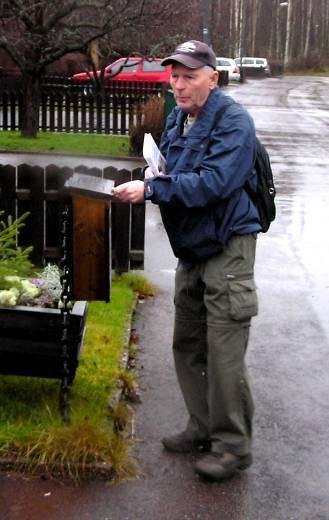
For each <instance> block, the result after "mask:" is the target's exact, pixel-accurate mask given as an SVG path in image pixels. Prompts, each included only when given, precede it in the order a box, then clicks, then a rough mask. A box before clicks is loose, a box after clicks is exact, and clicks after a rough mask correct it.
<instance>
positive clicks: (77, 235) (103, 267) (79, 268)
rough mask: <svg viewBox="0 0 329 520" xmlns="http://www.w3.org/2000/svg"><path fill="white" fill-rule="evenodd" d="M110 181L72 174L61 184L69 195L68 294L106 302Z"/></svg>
mask: <svg viewBox="0 0 329 520" xmlns="http://www.w3.org/2000/svg"><path fill="white" fill-rule="evenodd" d="M113 187H114V181H112V180H109V179H103V178H99V177H94V176H91V175H85V174H79V173H74V174H73V176H72V177H70V178H69V179H68V180H67V181H66V182H65V185H64V188H65V190H67V191H68V192H69V193H70V194H71V195H72V284H73V287H72V294H73V298H74V299H75V300H88V301H92V300H103V301H106V302H108V301H109V299H110V291H111V265H112V252H111V198H112V189H113Z"/></svg>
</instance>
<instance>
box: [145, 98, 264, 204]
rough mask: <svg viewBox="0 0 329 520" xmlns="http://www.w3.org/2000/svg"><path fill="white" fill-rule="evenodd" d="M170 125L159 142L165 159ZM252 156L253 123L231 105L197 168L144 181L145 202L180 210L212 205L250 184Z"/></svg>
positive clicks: (253, 145)
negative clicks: (177, 207) (150, 201)
mask: <svg viewBox="0 0 329 520" xmlns="http://www.w3.org/2000/svg"><path fill="white" fill-rule="evenodd" d="M172 115H173V116H174V114H172ZM173 123H174V122H173V120H168V124H167V127H166V130H165V132H164V135H163V138H162V140H161V149H162V152H163V153H164V155H165V157H166V154H167V151H168V147H169V141H168V130H170V128H171V125H172V124H173ZM171 153H172V152H171ZM255 153H256V138H255V128H254V124H253V120H252V118H251V117H250V116H249V114H248V112H247V111H246V110H245V109H244V108H243V107H241V105H238V104H233V105H231V106H230V107H229V108H228V109H227V110H226V111H225V114H224V116H223V117H222V118H221V120H220V121H219V123H218V124H217V125H216V124H215V125H214V127H213V129H212V130H211V133H210V135H209V136H208V137H207V141H206V147H205V153H204V154H203V156H202V160H201V161H200V164H198V165H197V167H196V168H195V167H194V166H191V168H190V169H189V170H186V169H185V168H181V169H179V167H178V168H174V170H173V171H172V172H170V171H169V172H167V175H165V176H161V177H155V178H152V179H148V181H147V182H146V185H145V198H146V199H150V200H152V202H154V203H155V204H168V205H173V206H183V207H205V206H208V205H212V204H216V203H218V201H219V200H221V199H227V198H229V197H230V195H231V194H232V193H234V192H235V191H236V190H238V189H241V188H242V187H243V185H244V184H245V182H246V181H247V180H248V179H249V180H252V176H253V173H254V172H253V164H254V160H255ZM177 164H179V157H177Z"/></svg>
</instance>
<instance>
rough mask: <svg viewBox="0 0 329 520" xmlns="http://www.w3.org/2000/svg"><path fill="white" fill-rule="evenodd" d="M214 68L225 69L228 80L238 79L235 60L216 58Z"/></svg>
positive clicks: (238, 72) (237, 68)
mask: <svg viewBox="0 0 329 520" xmlns="http://www.w3.org/2000/svg"><path fill="white" fill-rule="evenodd" d="M216 61H217V66H216V69H217V70H218V71H219V73H220V71H221V70H227V71H228V79H229V81H240V71H239V67H237V65H236V63H235V61H234V60H233V59H231V58H221V57H220V58H216Z"/></svg>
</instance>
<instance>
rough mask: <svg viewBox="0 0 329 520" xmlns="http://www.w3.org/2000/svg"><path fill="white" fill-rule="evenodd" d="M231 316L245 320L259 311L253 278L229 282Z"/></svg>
mask: <svg viewBox="0 0 329 520" xmlns="http://www.w3.org/2000/svg"><path fill="white" fill-rule="evenodd" d="M228 285H229V302H230V317H231V318H232V319H233V320H245V319H247V318H251V317H252V316H256V314H257V313H258V300H257V293H256V285H255V281H254V279H253V278H249V279H247V280H238V279H234V280H230V281H229V283H228Z"/></svg>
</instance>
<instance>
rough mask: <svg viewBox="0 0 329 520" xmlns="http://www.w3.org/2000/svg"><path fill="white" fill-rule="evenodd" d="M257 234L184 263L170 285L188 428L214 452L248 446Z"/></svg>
mask: <svg viewBox="0 0 329 520" xmlns="http://www.w3.org/2000/svg"><path fill="white" fill-rule="evenodd" d="M256 239H257V235H256V234H247V235H235V236H233V237H232V238H231V239H230V240H229V242H228V244H227V247H226V248H225V250H224V251H223V252H222V253H220V254H218V255H215V256H213V257H211V258H209V259H208V260H206V261H205V262H203V263H201V264H198V265H194V266H193V267H192V268H190V269H183V267H182V265H181V263H180V262H179V263H178V267H177V271H176V283H175V328H174V339H173V349H174V360H175V367H176V372H177V377H178V381H179V384H180V387H181V390H182V394H183V397H184V400H185V403H186V406H187V409H188V412H189V416H190V419H189V422H188V425H187V429H186V433H187V434H188V435H189V436H191V438H193V439H200V440H201V439H209V438H210V440H211V449H212V451H215V452H221V451H229V452H231V453H234V454H236V455H245V454H247V453H249V452H250V450H251V440H252V417H253V408H254V407H253V400H252V396H251V391H250V387H249V383H248V376H247V370H246V366H245V354H246V349H247V344H248V337H249V327H250V321H251V317H252V316H255V315H256V314H257V295H256V287H255V282H254V261H255V250H256Z"/></svg>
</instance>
